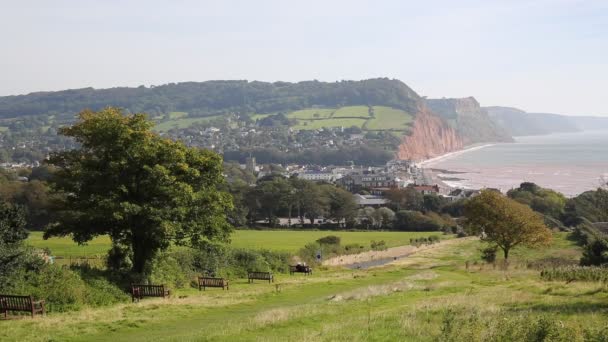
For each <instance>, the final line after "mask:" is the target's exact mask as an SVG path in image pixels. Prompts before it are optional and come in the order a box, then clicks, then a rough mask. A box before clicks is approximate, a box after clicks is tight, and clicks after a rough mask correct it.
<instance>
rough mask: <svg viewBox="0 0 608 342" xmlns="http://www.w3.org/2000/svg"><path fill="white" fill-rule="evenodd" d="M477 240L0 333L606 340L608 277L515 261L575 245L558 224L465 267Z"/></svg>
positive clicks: (573, 253) (2, 326)
mask: <svg viewBox="0 0 608 342" xmlns="http://www.w3.org/2000/svg"><path fill="white" fill-rule="evenodd" d="M481 246H482V244H481V243H480V242H479V241H477V240H475V239H453V240H450V241H448V242H445V243H442V244H439V245H436V246H434V247H433V248H431V249H427V250H425V251H422V252H418V253H417V254H414V255H412V256H410V257H407V258H403V259H399V260H397V261H396V262H395V263H393V264H389V265H386V266H384V267H380V268H374V269H369V270H346V269H326V270H323V269H321V270H315V273H314V274H313V275H312V276H309V277H305V276H289V275H278V276H277V279H276V282H275V284H274V285H272V284H267V283H263V282H258V283H255V284H247V280H245V279H231V287H230V290H229V291H222V290H220V289H208V290H207V291H203V292H199V291H197V290H194V289H185V290H177V293H176V295H174V296H173V297H172V298H171V299H165V300H163V299H158V300H155V299H148V300H143V301H142V302H140V303H136V304H131V303H124V304H119V305H114V306H111V307H105V308H94V309H85V310H81V311H78V312H69V313H55V314H50V315H49V316H48V317H45V318H37V319H33V320H32V319H29V318H27V319H18V320H9V321H0V340H2V341H50V340H55V341H130V342H136V341H150V340H154V341H184V340H187V341H208V340H213V341H498V340H499V341H527V340H530V341H582V340H583V339H584V337H585V336H586V337H587V340H589V341H596V340H597V341H599V340H605V339H603V338H602V336H601V332H599V333H596V332H594V331H595V330H597V331H599V330H601V329H603V328H605V327H606V326H607V323H608V319H607V318H606V317H607V316H606V314H607V313H608V304H606V303H607V302H608V290H607V289H606V286H605V285H603V284H598V283H582V282H581V283H577V282H574V283H570V284H566V283H565V282H546V281H542V280H540V279H539V276H538V271H537V270H532V269H527V268H524V267H520V265H521V264H520V263H518V262H517V261H518V259H517V258H519V260H520V261H521V260H530V259H529V258H534V259H539V258H546V257H566V258H577V257H578V256H580V250H579V249H578V247H576V246H574V245H573V244H572V243H571V242H570V241H568V240H566V238H565V235H564V234H557V235H556V236H555V240H554V243H553V245H552V246H551V247H550V248H544V249H540V250H537V251H530V250H525V249H520V250H518V251H517V253H514V255H513V258H514V259H513V260H512V266H511V268H510V269H509V270H506V271H505V270H499V269H493V268H492V267H483V268H482V267H481V266H473V267H471V268H469V269H468V270H467V269H465V267H464V263H465V261H466V260H478V258H479V248H480V247H481ZM277 284H278V285H279V286H280V287H278V286H275V285H277ZM531 327H540V328H539V329H538V332H537V333H535V334H534V335H525V337H524V335H522V333H521V331H524V330H525V329H531ZM583 329H588V331H586V332H583ZM517 334H519V335H517ZM594 334H595V335H594ZM603 334H604V335H603V337H604V338H605V337H606V334H605V332H604V333H603ZM501 336H502V337H501ZM505 336H507V337H509V336H519V337H510V338H505Z"/></svg>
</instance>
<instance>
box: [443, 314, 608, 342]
mask: <svg viewBox="0 0 608 342" xmlns="http://www.w3.org/2000/svg"><path fill="white" fill-rule="evenodd" d="M602 334H605V333H602V332H601V331H597V332H596V331H593V332H589V333H587V335H588V336H594V337H595V336H602ZM580 335H581V332H580V330H578V329H572V328H571V327H568V326H564V324H563V323H562V322H561V321H559V320H558V319H555V318H553V317H548V316H544V315H538V316H536V315H531V314H525V315H510V314H507V313H505V312H501V313H500V314H489V315H481V314H480V313H479V312H477V311H465V310H454V309H451V308H448V309H447V310H445V312H444V314H443V320H442V325H441V333H440V335H439V336H437V338H436V340H437V341H442V342H443V341H462V342H469V341H488V342H490V341H531V342H542V341H577V340H582V336H580ZM597 340H598V339H591V341H597Z"/></svg>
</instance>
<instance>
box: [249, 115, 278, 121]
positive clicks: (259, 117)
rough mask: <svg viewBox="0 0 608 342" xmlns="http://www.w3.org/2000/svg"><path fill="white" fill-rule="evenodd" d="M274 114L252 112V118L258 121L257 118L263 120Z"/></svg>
mask: <svg viewBox="0 0 608 342" xmlns="http://www.w3.org/2000/svg"><path fill="white" fill-rule="evenodd" d="M271 115H273V114H252V115H251V116H250V118H251V120H253V121H256V120H261V119H263V118H265V117H268V116H271Z"/></svg>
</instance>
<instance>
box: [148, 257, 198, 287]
mask: <svg viewBox="0 0 608 342" xmlns="http://www.w3.org/2000/svg"><path fill="white" fill-rule="evenodd" d="M176 254H184V253H183V252H182V253H161V254H160V255H159V256H157V257H156V258H154V260H153V261H152V266H151V272H150V276H149V280H150V283H152V284H164V285H167V286H169V287H175V288H183V287H185V286H186V285H189V284H190V280H191V279H192V278H193V275H194V270H193V267H192V265H193V262H192V259H191V260H189V262H185V263H180V262H178V260H177V259H176V258H175V256H176Z"/></svg>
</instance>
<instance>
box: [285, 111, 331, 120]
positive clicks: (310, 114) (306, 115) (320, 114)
mask: <svg viewBox="0 0 608 342" xmlns="http://www.w3.org/2000/svg"><path fill="white" fill-rule="evenodd" d="M334 111H335V109H314V108H313V109H302V110H296V111H295V112H291V113H289V114H287V117H288V118H291V119H303V120H312V119H327V118H329V117H331V115H332V113H333V112H334Z"/></svg>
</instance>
